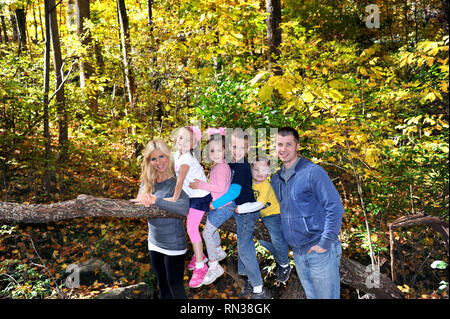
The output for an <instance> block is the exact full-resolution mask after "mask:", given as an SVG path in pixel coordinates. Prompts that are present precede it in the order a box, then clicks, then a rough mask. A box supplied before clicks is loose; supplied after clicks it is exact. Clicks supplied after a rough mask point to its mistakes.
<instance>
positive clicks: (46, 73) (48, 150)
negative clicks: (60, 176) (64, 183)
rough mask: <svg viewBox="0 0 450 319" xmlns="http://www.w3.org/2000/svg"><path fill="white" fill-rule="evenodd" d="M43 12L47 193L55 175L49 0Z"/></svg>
mask: <svg viewBox="0 0 450 319" xmlns="http://www.w3.org/2000/svg"><path fill="white" fill-rule="evenodd" d="M44 8H45V9H44V10H45V12H46V14H45V49H44V94H43V95H44V97H43V104H44V119H43V121H44V140H45V142H44V143H45V167H44V176H43V178H42V186H43V188H44V191H45V192H46V193H47V194H49V193H50V192H51V190H52V187H51V181H52V176H54V175H55V172H54V170H51V169H50V161H51V157H52V156H51V146H50V145H51V142H52V141H51V136H50V126H49V118H48V104H49V100H48V93H49V91H50V42H51V40H50V17H49V15H48V14H47V13H48V11H49V10H50V7H49V1H48V0H45V1H44Z"/></svg>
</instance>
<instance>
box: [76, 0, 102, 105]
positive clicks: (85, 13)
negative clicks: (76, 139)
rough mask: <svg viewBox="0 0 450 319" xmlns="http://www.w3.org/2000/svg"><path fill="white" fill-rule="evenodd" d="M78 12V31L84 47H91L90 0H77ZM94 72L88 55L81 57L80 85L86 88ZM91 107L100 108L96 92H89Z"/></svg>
mask: <svg viewBox="0 0 450 319" xmlns="http://www.w3.org/2000/svg"><path fill="white" fill-rule="evenodd" d="M76 12H77V15H76V16H77V18H76V21H77V33H78V37H79V38H80V42H81V44H82V45H83V46H84V47H90V46H91V45H92V37H91V32H90V30H89V29H87V28H85V23H84V22H85V20H89V19H90V18H91V10H90V6H89V0H76ZM93 73H94V68H93V67H92V65H91V63H90V62H89V60H88V57H87V55H84V56H82V57H81V59H80V86H81V88H82V89H85V92H86V91H88V90H86V80H89V79H90V77H91V76H92V75H93ZM88 95H89V96H88V99H89V107H90V109H91V111H92V112H93V113H96V112H97V110H98V102H97V98H96V96H95V94H94V95H93V94H89V93H88Z"/></svg>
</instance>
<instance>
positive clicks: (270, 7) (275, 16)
mask: <svg viewBox="0 0 450 319" xmlns="http://www.w3.org/2000/svg"><path fill="white" fill-rule="evenodd" d="M266 13H268V16H267V18H266V25H267V45H268V46H269V51H268V57H267V58H268V61H269V71H271V72H273V73H274V74H275V75H281V74H283V72H282V71H281V69H280V67H279V66H277V65H276V62H277V60H278V58H279V56H280V50H279V46H280V44H281V28H280V23H281V2H280V0H266Z"/></svg>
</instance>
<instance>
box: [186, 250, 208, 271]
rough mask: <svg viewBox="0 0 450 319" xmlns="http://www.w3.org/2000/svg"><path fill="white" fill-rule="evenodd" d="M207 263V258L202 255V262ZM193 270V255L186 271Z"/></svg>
mask: <svg viewBox="0 0 450 319" xmlns="http://www.w3.org/2000/svg"><path fill="white" fill-rule="evenodd" d="M207 261H208V258H207V257H206V256H205V254H203V262H204V263H206V262H207ZM194 269H195V255H192V259H191V262H190V263H189V265H188V270H194Z"/></svg>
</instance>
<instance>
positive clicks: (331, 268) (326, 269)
mask: <svg viewBox="0 0 450 319" xmlns="http://www.w3.org/2000/svg"><path fill="white" fill-rule="evenodd" d="M292 251H293V253H294V261H295V268H296V270H297V274H298V277H299V278H300V281H301V283H302V286H303V289H304V290H305V293H306V297H307V298H308V299H339V298H340V276H339V263H340V260H341V255H342V248H341V243H340V241H337V242H336V243H334V244H332V245H331V247H330V249H328V250H327V251H326V252H324V253H317V252H314V251H313V252H311V253H309V254H308V253H300V252H299V251H298V250H296V249H295V248H294V249H292Z"/></svg>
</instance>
